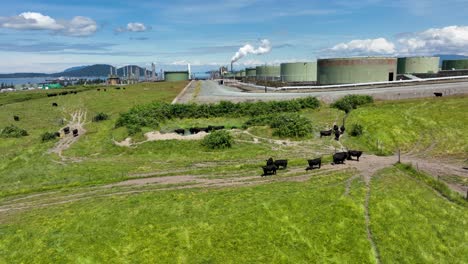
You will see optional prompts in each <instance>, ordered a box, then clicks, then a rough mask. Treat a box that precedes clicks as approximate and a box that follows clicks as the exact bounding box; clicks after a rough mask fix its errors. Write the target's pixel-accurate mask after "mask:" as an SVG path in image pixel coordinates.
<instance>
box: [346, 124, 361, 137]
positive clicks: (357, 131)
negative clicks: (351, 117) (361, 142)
mask: <svg viewBox="0 0 468 264" xmlns="http://www.w3.org/2000/svg"><path fill="white" fill-rule="evenodd" d="M362 132H363V128H362V126H361V125H359V124H353V125H352V126H351V130H350V131H349V134H350V135H351V136H353V137H357V136H360V135H362Z"/></svg>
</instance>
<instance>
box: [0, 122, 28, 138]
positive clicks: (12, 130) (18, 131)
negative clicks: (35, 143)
mask: <svg viewBox="0 0 468 264" xmlns="http://www.w3.org/2000/svg"><path fill="white" fill-rule="evenodd" d="M27 135H28V132H27V131H26V130H24V129H22V128H19V127H17V126H14V125H10V126H6V127H5V128H4V129H2V132H1V133H0V137H3V138H19V137H25V136H27Z"/></svg>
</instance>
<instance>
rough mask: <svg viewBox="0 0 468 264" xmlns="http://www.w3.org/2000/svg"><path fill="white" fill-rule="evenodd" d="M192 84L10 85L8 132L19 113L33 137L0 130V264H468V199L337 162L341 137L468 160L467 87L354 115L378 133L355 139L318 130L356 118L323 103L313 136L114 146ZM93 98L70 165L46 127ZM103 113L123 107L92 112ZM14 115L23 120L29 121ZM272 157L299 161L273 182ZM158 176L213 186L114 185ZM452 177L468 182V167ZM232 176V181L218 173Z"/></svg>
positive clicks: (246, 135) (367, 146)
mask: <svg viewBox="0 0 468 264" xmlns="http://www.w3.org/2000/svg"><path fill="white" fill-rule="evenodd" d="M186 84H187V83H186V82H180V83H152V84H139V85H133V86H127V87H126V89H125V90H123V89H121V90H116V89H113V88H108V91H107V92H104V91H102V89H103V87H101V91H100V92H98V91H96V89H95V88H93V89H86V88H80V89H82V92H80V93H78V94H77V95H67V96H58V97H52V98H48V97H46V96H45V95H44V94H41V93H44V92H32V93H31V92H24V93H14V94H12V95H9V96H8V97H1V95H0V124H1V125H2V127H1V128H3V127H4V126H6V125H9V124H15V125H17V126H19V127H21V128H24V129H26V130H27V131H28V133H29V134H30V135H29V136H27V137H23V138H14V139H11V138H8V139H5V138H0V153H2V154H1V155H0V263H28V262H33V263H51V262H54V263H57V262H58V263H68V262H78V263H109V262H111V263H122V262H128V263H148V262H149V263H154V262H158V263H167V262H170V263H172V262H177V263H252V262H255V263H376V261H377V259H378V260H380V262H381V263H466V262H468V258H467V256H468V252H467V250H466V249H467V248H468V245H467V244H466V241H468V232H466V231H465V230H468V222H467V221H466V220H465V219H466V218H467V214H468V209H467V207H468V206H467V203H466V201H464V200H463V199H462V198H461V197H460V196H459V195H458V194H455V193H453V192H451V191H449V190H448V187H447V186H445V184H443V183H439V182H435V180H434V179H432V178H431V177H430V176H428V175H424V174H421V173H418V172H415V171H414V170H413V169H411V168H409V167H407V166H403V165H398V166H394V167H389V168H386V169H384V170H382V171H379V172H378V173H377V174H376V175H374V177H372V180H371V181H370V182H365V179H364V176H362V175H359V170H357V169H352V168H347V169H345V168H346V167H345V166H344V165H341V166H343V167H340V166H331V165H330V162H331V154H332V153H333V151H334V149H335V148H336V149H340V148H341V145H340V144H343V145H344V146H345V147H348V148H349V149H351V148H356V149H362V150H364V151H365V153H366V154H370V153H374V154H390V153H392V152H393V151H394V150H395V149H396V148H397V146H399V147H400V148H401V149H402V150H403V151H406V152H409V151H411V152H412V153H414V154H420V155H424V156H444V157H446V158H450V159H454V160H463V159H466V158H467V156H466V153H468V150H467V142H468V138H467V137H466V135H465V134H464V131H465V130H466V129H465V128H468V121H467V120H466V118H463V117H464V112H466V111H467V110H468V109H467V105H468V104H466V101H467V97H463V96H462V97H444V98H442V99H441V98H438V99H437V100H435V99H433V98H430V99H417V100H416V99H415V100H403V101H394V102H376V103H375V104H373V105H367V106H363V107H360V108H358V109H356V110H353V111H352V112H351V114H350V115H349V116H348V118H347V121H346V124H347V127H348V128H349V126H350V125H351V124H353V123H359V124H361V125H362V126H363V127H364V134H363V135H362V136H360V137H350V136H349V135H348V134H345V135H344V136H343V138H342V139H341V140H340V141H341V143H338V142H336V141H335V140H333V139H332V138H322V139H320V138H319V136H318V131H319V130H324V129H327V128H330V127H331V126H332V125H333V123H334V122H336V123H337V124H339V125H341V121H342V119H343V117H344V112H342V111H339V110H337V109H334V108H330V107H328V106H326V105H323V106H322V107H320V108H319V109H316V110H311V109H308V110H302V111H301V112H300V114H301V115H302V116H305V117H307V118H308V119H310V120H311V122H312V125H313V129H314V131H313V134H312V135H310V136H307V137H305V138H303V139H297V138H294V139H287V138H279V137H274V136H272V130H271V129H270V128H269V127H251V128H249V129H248V130H247V131H246V130H242V129H239V130H235V131H232V132H231V133H232V134H233V135H234V138H235V142H234V145H233V147H232V148H230V149H224V150H209V149H207V148H205V147H202V146H201V145H200V142H199V141H177V140H169V141H152V142H144V143H142V144H139V145H136V146H132V147H120V146H117V145H115V144H114V140H115V141H122V140H124V139H125V138H126V137H127V136H128V131H127V128H124V127H121V128H115V123H116V120H117V118H118V117H119V114H120V113H123V112H126V111H128V110H129V109H130V108H131V107H133V106H136V105H140V104H145V103H150V102H154V101H163V102H171V101H172V99H173V98H174V97H175V96H176V95H177V94H178V93H179V92H180V91H181V90H182V89H183V87H184V86H185V85H186ZM52 102H57V103H58V105H59V107H52V106H51V103H52ZM77 110H82V111H86V112H87V121H88V122H86V124H85V126H84V128H85V129H86V131H87V132H86V133H85V134H84V135H83V136H82V137H81V138H80V139H79V140H78V141H77V142H76V143H74V144H73V145H72V146H71V147H70V148H69V149H68V150H66V151H65V152H64V153H63V155H64V157H65V158H67V159H68V160H65V161H63V160H61V158H60V157H59V156H57V155H56V154H48V153H47V151H48V150H49V149H50V148H52V147H53V146H54V144H55V142H46V143H42V142H41V139H40V136H41V134H42V133H44V132H47V131H49V132H53V131H57V130H58V129H59V128H61V127H62V126H63V125H62V124H60V120H61V119H62V118H69V115H70V114H71V113H73V112H74V111H77ZM98 112H104V113H106V114H109V115H110V119H109V120H106V121H103V122H99V123H94V122H90V120H91V118H92V117H93V116H94V115H95V114H96V113H98ZM13 115H19V116H20V118H21V121H19V122H14V121H13V118H12V116H13ZM248 119H249V118H248V117H241V118H232V117H223V118H200V119H172V120H168V121H166V122H165V123H163V124H162V125H161V127H160V128H159V129H160V130H161V131H163V132H170V131H172V130H173V129H175V128H180V127H182V128H189V127H193V126H208V125H224V126H226V127H233V126H235V127H242V125H243V124H244V123H245V122H246V121H247V120H248ZM1 128H0V129H1ZM150 130H152V129H151V128H143V132H140V133H137V134H136V135H135V136H132V137H133V139H134V141H135V142H142V141H143V140H144V137H143V133H144V132H148V131H150ZM377 140H378V141H379V146H380V148H378V147H377V146H376V145H377V144H376V142H377ZM318 156H323V160H324V162H323V163H324V166H325V167H324V168H322V169H320V170H315V171H312V172H306V171H305V170H304V169H305V167H306V166H307V164H306V159H310V158H315V157H318ZM269 157H274V158H286V159H288V161H289V164H288V169H286V170H281V171H279V172H278V175H276V176H273V177H268V178H260V177H259V176H260V174H261V168H260V166H261V165H263V164H264V161H265V160H266V159H267V158H269ZM353 162H354V163H353ZM366 162H368V161H366V159H365V158H364V159H363V160H361V161H360V163H359V164H361V165H365V164H366ZM347 163H349V164H358V163H357V162H355V161H348V162H347ZM368 165H369V166H372V164H368ZM155 177H156V178H163V177H167V178H176V177H193V178H191V179H198V180H205V181H209V183H207V184H205V185H204V186H203V187H200V186H197V182H192V181H186V182H174V183H166V184H141V185H136V186H118V187H109V186H107V184H110V183H119V182H122V181H125V180H128V179H140V180H143V179H144V178H155ZM441 178H442V180H447V181H449V182H458V183H461V184H466V179H465V178H464V177H461V176H451V175H444V176H443V177H441ZM148 180H150V179H148ZM217 181H218V182H222V184H221V185H219V186H217V185H210V184H214V183H216V182H217ZM236 181H238V182H237V183H238V184H237V185H236V184H232V183H236ZM239 181H242V182H240V183H239ZM366 183H367V184H368V185H367V184H366ZM192 185H193V186H192ZM215 186H217V187H215ZM369 186H370V187H369ZM178 188H180V189H178ZM183 188H184V189H183ZM164 189H167V190H164ZM369 190H370V199H369V206H368V208H366V206H365V204H366V195H367V194H368V191H369ZM63 202H65V203H63ZM11 208H14V209H12V210H10V209H11ZM367 213H368V215H369V216H370V226H367V225H366V218H365V216H366V214H367ZM367 228H370V230H372V234H373V242H374V243H375V246H376V249H377V251H376V252H377V253H374V252H375V251H374V250H373V249H372V246H371V242H370V241H369V239H368V237H367V232H366V230H367Z"/></svg>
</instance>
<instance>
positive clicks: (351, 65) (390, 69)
mask: <svg viewBox="0 0 468 264" xmlns="http://www.w3.org/2000/svg"><path fill="white" fill-rule="evenodd" d="M396 74H397V59H396V58H391V57H361V58H337V59H319V60H318V61H317V83H318V84H320V85H331V84H349V83H367V82H383V81H395V80H396Z"/></svg>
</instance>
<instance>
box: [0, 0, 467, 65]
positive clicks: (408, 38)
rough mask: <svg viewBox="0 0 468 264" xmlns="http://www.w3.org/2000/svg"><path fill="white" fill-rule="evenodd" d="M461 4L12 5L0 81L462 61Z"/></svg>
mask: <svg viewBox="0 0 468 264" xmlns="http://www.w3.org/2000/svg"><path fill="white" fill-rule="evenodd" d="M466 10H468V0H447V1H431V0H413V1H403V0H394V1H380V0H361V1H353V0H330V1H314V0H309V1H305V0H304V1H303V0H301V1H289V2H287V1H279V0H228V1H221V0H217V1H211V0H209V1H188V0H171V1H146V0H139V1H135V2H133V1H132V2H131V1H119V0H113V1H107V0H104V1H98V0H94V1H90V0H80V1H75V0H69V1H63V0H60V1H59V0H41V1H40V2H39V1H37V0H36V1H32V0H26V1H23V0H18V1H8V2H5V3H2V8H1V9H0V57H1V58H2V60H1V61H0V72H3V73H4V72H31V71H33V72H56V71H60V70H63V69H65V68H67V67H71V66H77V65H88V64H95V63H106V64H113V65H115V66H121V65H125V64H138V65H140V66H143V67H144V66H146V65H149V64H150V63H151V62H156V63H157V65H160V67H163V68H165V69H174V68H178V67H184V66H182V65H184V64H185V63H188V62H189V63H192V64H193V65H194V66H199V67H204V68H209V67H212V68H216V67H217V66H218V65H220V64H225V65H227V64H229V62H230V60H231V58H232V57H233V56H234V54H235V53H236V52H237V51H238V49H239V48H240V47H242V46H244V45H245V44H247V43H249V44H251V45H252V47H253V48H254V49H256V48H257V47H259V46H260V45H261V40H264V39H267V40H269V43H270V44H271V47H270V49H268V52H267V53H265V54H262V55H255V54H247V55H246V56H245V57H243V58H241V59H240V60H239V61H238V62H236V65H237V66H236V67H238V68H241V67H244V66H249V65H255V64H263V63H273V64H275V63H279V62H283V61H308V60H315V59H316V58H321V57H334V56H340V57H341V56H362V55H371V56H378V55H392V56H398V55H431V54H464V55H466V54H467V52H466V51H465V50H468V49H467V48H468V16H466V12H465V11H466Z"/></svg>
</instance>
